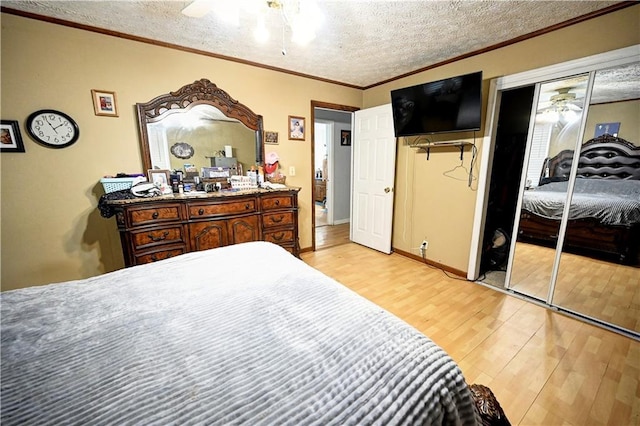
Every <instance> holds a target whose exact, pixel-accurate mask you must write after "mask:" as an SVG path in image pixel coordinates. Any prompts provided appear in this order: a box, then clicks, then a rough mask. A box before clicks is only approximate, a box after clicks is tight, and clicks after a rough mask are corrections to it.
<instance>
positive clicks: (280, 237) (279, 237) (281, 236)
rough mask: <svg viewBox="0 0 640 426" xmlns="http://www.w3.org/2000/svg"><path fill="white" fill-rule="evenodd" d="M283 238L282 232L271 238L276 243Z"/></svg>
mask: <svg viewBox="0 0 640 426" xmlns="http://www.w3.org/2000/svg"><path fill="white" fill-rule="evenodd" d="M283 238H284V232H281V233H280V234H278V235H274V236H273V239H274V240H276V241H280V240H282V239H283Z"/></svg>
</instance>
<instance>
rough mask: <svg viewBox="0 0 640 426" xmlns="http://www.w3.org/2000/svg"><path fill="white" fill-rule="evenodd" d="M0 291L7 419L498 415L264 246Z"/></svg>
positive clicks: (362, 304) (320, 279)
mask: <svg viewBox="0 0 640 426" xmlns="http://www.w3.org/2000/svg"><path fill="white" fill-rule="evenodd" d="M247 265H251V266H250V268H249V267H247ZM0 296H1V299H0V301H1V314H2V324H1V327H2V354H1V357H2V358H1V361H2V366H1V369H2V376H1V386H2V389H1V396H0V398H1V404H2V412H1V423H2V424H3V425H17V424H63V423H64V424H80V423H82V424H91V425H102V424H103V425H113V424H146V425H150V424H157V425H167V424H180V425H183V424H214V425H228V424H231V425H235V424H249V425H276V424H290V425H307V424H318V425H330V424H336V425H337V424H340V425H347V424H352V425H364V424H380V425H393V424H425V425H430V424H470V425H472V424H480V423H483V424H492V423H493V424H508V420H507V419H506V417H505V416H504V412H503V411H502V409H501V408H500V406H499V404H498V403H497V401H495V397H494V396H493V394H492V393H491V391H490V389H488V388H486V387H483V386H481V385H471V386H469V385H468V384H467V383H466V381H465V379H464V377H463V376H462V374H461V371H460V369H459V368H458V366H457V365H456V363H455V362H454V361H453V359H452V358H451V357H450V356H449V355H447V354H446V353H445V352H444V351H443V350H442V349H441V348H440V347H438V346H437V345H436V344H435V343H434V342H432V341H431V340H430V339H429V338H427V337H426V336H424V335H423V334H421V333H420V332H419V331H417V330H416V329H414V328H412V327H411V326H409V325H408V324H406V323H404V322H403V321H402V320H400V319H399V318H397V317H395V316H393V315H391V314H390V313H388V312H387V311H385V310H383V309H381V308H380V307H378V306H377V305H375V304H373V303H371V302H369V301H367V300H366V299H364V298H362V297H360V296H359V295H357V294H355V293H354V292H352V291H351V290H349V289H347V288H346V287H344V286H342V285H341V284H339V283H338V282H336V281H334V280H333V279H331V278H329V277H328V276H326V275H324V274H322V273H320V272H319V271H317V270H315V269H313V268H311V267H310V266H308V265H306V264H305V263H304V262H303V261H301V260H299V259H297V258H295V257H294V256H292V255H291V254H289V253H288V252H287V251H286V250H284V249H282V248H281V247H279V246H277V245H274V244H271V243H267V242H251V243H244V244H238V245H233V246H227V247H222V248H218V249H213V250H207V251H201V252H193V253H188V254H184V255H181V256H178V257H175V258H170V259H166V260H162V261H159V262H156V263H151V264H145V265H140V266H135V267H131V268H127V269H123V270H119V271H115V272H111V273H108V274H105V275H102V276H98V277H94V278H88V279H84V280H79V281H70V282H65V283H58V284H50V285H46V286H41V287H31V288H25V289H19V290H12V291H7V292H3V293H1V294H0ZM483 392H484V393H483Z"/></svg>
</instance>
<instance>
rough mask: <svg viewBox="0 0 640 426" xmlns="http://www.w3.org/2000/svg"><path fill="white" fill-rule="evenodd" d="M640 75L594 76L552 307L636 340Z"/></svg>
mask: <svg viewBox="0 0 640 426" xmlns="http://www.w3.org/2000/svg"><path fill="white" fill-rule="evenodd" d="M639 70H640V63H633V64H628V65H624V66H617V67H613V68H609V69H604V70H598V71H597V72H596V73H595V78H594V83H593V89H592V93H591V99H590V103H589V106H588V112H587V116H586V126H585V130H584V132H583V134H582V135H581V138H580V150H579V151H578V150H577V151H576V152H579V153H580V157H579V158H580V161H579V164H578V165H577V167H576V179H575V183H574V187H573V197H572V198H571V204H570V212H572V214H573V215H574V216H579V217H580V219H579V220H571V221H568V223H567V229H566V232H565V234H566V235H567V236H570V239H568V240H567V241H566V242H565V244H564V245H563V251H562V255H561V256H560V262H559V267H558V274H557V279H556V282H555V290H554V292H553V300H552V303H553V304H554V305H557V306H560V307H563V308H565V309H567V310H569V311H571V312H575V313H579V314H581V315H585V316H587V317H589V318H595V319H597V320H599V321H603V322H606V323H609V324H614V325H616V326H620V327H622V328H624V329H628V330H632V331H635V332H640V287H639V285H640V268H638V266H639V265H638V263H639V262H638V255H639V253H638V237H639V235H638V223H637V222H638V221H639V220H640V217H639V216H640V211H639V209H640V189H639V188H638V187H639V186H640V183H639V182H640V181H639V180H638V179H640V148H639V147H638V145H640V143H639V139H638V137H639V136H640V135H639V134H638V133H639V132H640V125H638V117H640V84H639V82H640V77H639V74H640V71H639ZM634 122H635V128H634V126H633V125H631V126H630V124H632V123H634ZM623 125H624V127H623ZM607 135H609V136H607ZM574 162H575V160H574ZM576 245H584V249H585V251H584V252H583V251H581V250H576V249H575V248H574V246H576ZM587 250H588V251H587Z"/></svg>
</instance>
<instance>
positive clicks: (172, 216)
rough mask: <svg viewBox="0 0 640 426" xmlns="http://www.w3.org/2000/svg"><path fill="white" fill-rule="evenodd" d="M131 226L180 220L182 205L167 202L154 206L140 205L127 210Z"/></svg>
mask: <svg viewBox="0 0 640 426" xmlns="http://www.w3.org/2000/svg"><path fill="white" fill-rule="evenodd" d="M127 215H128V218H129V224H130V225H131V226H144V225H151V224H153V225H157V224H159V223H163V222H175V221H179V220H180V205H179V204H165V205H155V206H153V207H140V208H132V209H128V210H127Z"/></svg>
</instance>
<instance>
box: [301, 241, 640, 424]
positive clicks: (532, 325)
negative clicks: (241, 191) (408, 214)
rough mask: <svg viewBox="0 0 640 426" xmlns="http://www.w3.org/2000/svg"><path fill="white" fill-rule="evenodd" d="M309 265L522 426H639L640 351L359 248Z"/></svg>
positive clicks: (328, 252) (312, 257) (316, 255)
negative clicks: (443, 354) (486, 393)
mask: <svg viewBox="0 0 640 426" xmlns="http://www.w3.org/2000/svg"><path fill="white" fill-rule="evenodd" d="M302 259H303V260H304V261H305V262H306V263H308V264H309V265H311V266H313V267H315V268H317V269H319V270H320V271H322V272H324V273H325V274H327V275H329V276H331V277H333V278H335V279H336V280H338V281H340V282H341V283H343V284H344V285H346V286H347V287H349V288H351V289H352V290H354V291H356V292H357V293H359V294H361V295H362V296H364V297H366V298H367V299H369V300H371V301H373V302H375V303H376V304H378V305H379V306H381V307H383V308H385V309H386V310H388V311H390V312H392V313H393V314H395V315H397V316H398V317H400V318H402V319H403V320H405V321H406V322H408V323H409V324H411V325H413V326H414V327H416V328H417V329H419V330H420V331H422V332H423V333H424V334H426V335H427V336H429V337H430V338H431V339H432V340H434V341H435V342H436V343H437V344H439V345H440V346H441V347H442V348H444V349H445V350H446V351H447V352H448V353H449V354H450V355H451V356H452V357H453V358H454V359H455V360H456V361H457V362H458V364H459V365H460V367H461V368H462V371H463V373H464V374H465V377H466V379H467V382H468V383H470V384H471V383H479V384H484V385H486V386H489V387H490V388H491V389H492V390H493V392H494V393H495V394H496V396H497V398H498V400H499V401H500V404H501V405H502V407H503V409H504V410H505V412H506V414H507V416H508V418H509V420H510V421H511V423H512V424H514V425H616V426H626V425H638V424H639V423H640V342H637V341H635V340H633V339H630V338H627V337H624V336H621V335H618V334H615V333H613V332H609V331H606V330H604V329H601V328H598V327H595V326H592V325H590V324H587V323H583V322H580V321H578V320H575V319H572V318H569V317H566V316H564V315H561V314H558V313H555V312H553V311H551V310H548V309H545V308H543V307H540V306H537V305H534V304H532V303H529V302H526V301H523V300H520V299H518V298H515V297H513V296H509V295H506V294H503V293H500V292H498V291H496V290H492V289H489V288H487V287H484V286H482V285H480V284H476V283H471V282H468V281H466V280H462V279H460V280H457V279H454V278H449V277H448V276H447V275H445V274H444V273H443V272H442V271H440V270H438V269H434V268H431V267H429V266H427V265H425V264H422V263H420V262H418V261H416V260H412V259H408V258H406V257H404V256H401V255H397V254H391V255H385V254H382V253H379V252H376V251H374V250H371V249H368V248H365V247H362V246H360V245H357V244H354V243H348V244H343V245H339V246H335V247H332V248H329V249H325V250H319V251H315V252H307V253H304V254H302Z"/></svg>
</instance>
